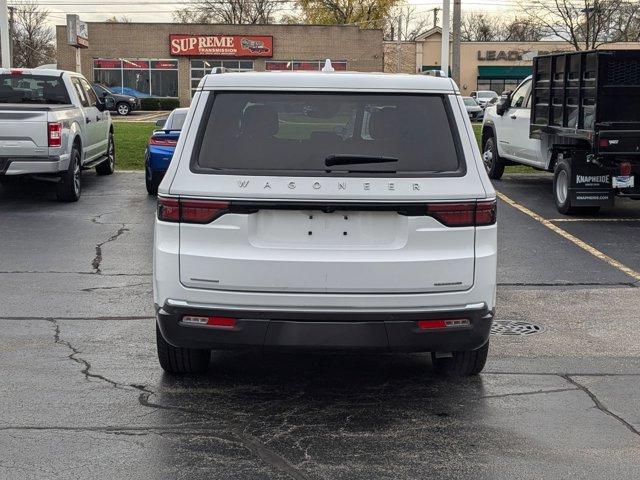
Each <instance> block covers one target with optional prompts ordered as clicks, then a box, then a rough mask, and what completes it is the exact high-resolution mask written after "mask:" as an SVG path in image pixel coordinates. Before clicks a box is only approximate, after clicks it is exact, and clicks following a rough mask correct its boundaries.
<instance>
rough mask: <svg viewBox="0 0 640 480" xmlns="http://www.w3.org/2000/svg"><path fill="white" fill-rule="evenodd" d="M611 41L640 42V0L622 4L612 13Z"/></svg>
mask: <svg viewBox="0 0 640 480" xmlns="http://www.w3.org/2000/svg"><path fill="white" fill-rule="evenodd" d="M611 41H613V42H640V2H638V3H626V4H623V5H621V6H620V10H619V11H618V12H616V13H615V14H614V15H613V18H612V20H611Z"/></svg>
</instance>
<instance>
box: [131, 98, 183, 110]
mask: <svg viewBox="0 0 640 480" xmlns="http://www.w3.org/2000/svg"><path fill="white" fill-rule="evenodd" d="M179 106H180V102H179V101H178V99H177V98H166V97H146V98H141V99H140V109H141V110H173V109H174V108H178V107H179Z"/></svg>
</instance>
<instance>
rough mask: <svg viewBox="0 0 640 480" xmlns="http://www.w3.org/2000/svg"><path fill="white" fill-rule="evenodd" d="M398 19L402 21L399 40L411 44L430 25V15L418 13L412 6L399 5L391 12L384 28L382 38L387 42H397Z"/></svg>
mask: <svg viewBox="0 0 640 480" xmlns="http://www.w3.org/2000/svg"><path fill="white" fill-rule="evenodd" d="M398 17H400V18H401V19H402V29H401V30H400V40H402V41H408V42H412V41H414V40H415V39H416V38H417V37H418V36H419V35H420V34H421V33H423V32H425V31H426V30H428V29H429V27H430V26H431V23H432V21H433V20H432V13H431V11H429V12H420V11H418V10H417V9H416V7H415V6H414V5H410V4H405V5H399V6H397V7H395V8H393V9H392V10H391V13H390V15H389V19H388V22H387V24H386V25H385V28H384V37H385V38H386V39H387V40H397V38H398V37H397V35H398V31H397V30H398Z"/></svg>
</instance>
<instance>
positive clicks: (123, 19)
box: [105, 15, 133, 23]
mask: <svg viewBox="0 0 640 480" xmlns="http://www.w3.org/2000/svg"><path fill="white" fill-rule="evenodd" d="M105 22H107V23H133V21H132V20H131V19H130V18H129V17H127V16H126V15H122V16H121V17H116V16H115V15H114V16H113V17H109V18H107V19H106V20H105Z"/></svg>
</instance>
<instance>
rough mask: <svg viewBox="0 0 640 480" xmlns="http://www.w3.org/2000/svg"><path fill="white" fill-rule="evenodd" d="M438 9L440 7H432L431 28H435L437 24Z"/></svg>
mask: <svg viewBox="0 0 640 480" xmlns="http://www.w3.org/2000/svg"><path fill="white" fill-rule="evenodd" d="M439 11H440V8H438V7H435V8H434V9H433V28H436V27H437V26H438V12H439Z"/></svg>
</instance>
